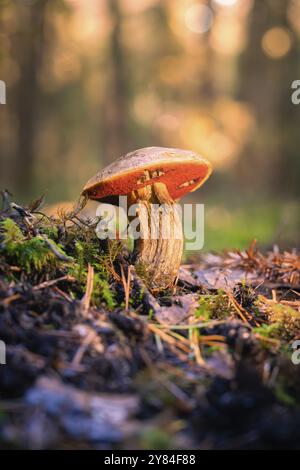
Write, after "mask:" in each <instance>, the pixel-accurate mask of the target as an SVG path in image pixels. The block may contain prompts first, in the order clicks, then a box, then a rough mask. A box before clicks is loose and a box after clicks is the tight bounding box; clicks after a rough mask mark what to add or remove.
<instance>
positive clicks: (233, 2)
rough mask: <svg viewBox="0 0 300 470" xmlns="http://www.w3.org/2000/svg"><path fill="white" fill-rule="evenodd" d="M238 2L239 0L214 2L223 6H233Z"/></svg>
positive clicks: (215, 0)
mask: <svg viewBox="0 0 300 470" xmlns="http://www.w3.org/2000/svg"><path fill="white" fill-rule="evenodd" d="M238 2H239V0H214V3H216V4H217V5H220V6H222V7H232V6H233V5H235V4H236V3H238Z"/></svg>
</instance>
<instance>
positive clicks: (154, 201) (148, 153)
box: [82, 147, 212, 290]
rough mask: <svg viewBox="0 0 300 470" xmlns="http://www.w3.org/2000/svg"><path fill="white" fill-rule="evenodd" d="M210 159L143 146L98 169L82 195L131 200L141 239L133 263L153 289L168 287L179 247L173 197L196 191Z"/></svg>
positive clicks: (176, 265) (179, 254)
mask: <svg viewBox="0 0 300 470" xmlns="http://www.w3.org/2000/svg"><path fill="white" fill-rule="evenodd" d="M211 171H212V170H211V165H210V163H209V162H208V161H207V160H205V159H204V158H202V157H201V156H200V155H198V154H197V153H194V152H191V151H187V150H179V149H172V148H163V147H147V148H143V149H139V150H136V151H134V152H131V153H128V154H126V155H124V156H122V157H120V158H119V159H118V160H116V161H115V162H113V163H111V164H110V165H109V166H107V167H106V168H104V169H103V170H101V171H100V172H99V173H97V174H96V175H95V176H94V177H93V178H91V179H90V180H89V181H88V182H87V183H86V185H85V186H84V188H83V191H82V194H83V195H84V196H85V197H87V198H89V199H93V200H96V201H102V202H107V203H110V204H115V205H118V201H119V198H118V196H120V195H123V196H125V195H126V196H128V203H129V206H130V205H131V204H133V203H134V204H136V207H137V214H138V217H139V228H140V238H138V239H136V240H135V243H134V260H135V264H136V267H138V266H142V267H143V271H144V273H146V280H147V284H148V286H149V287H150V288H152V289H155V290H156V289H158V290H159V289H164V288H167V287H170V286H172V284H173V283H174V281H175V279H176V277H177V274H178V269H179V266H180V262H181V258H182V252H183V233H182V221H181V217H180V211H179V210H178V209H179V208H178V205H177V204H176V202H177V201H178V200H179V199H181V198H182V197H183V196H184V195H185V194H187V193H189V192H191V191H195V190H196V189H197V188H199V186H201V185H202V184H203V183H204V181H205V180H206V179H207V178H208V177H209V175H210V173H211Z"/></svg>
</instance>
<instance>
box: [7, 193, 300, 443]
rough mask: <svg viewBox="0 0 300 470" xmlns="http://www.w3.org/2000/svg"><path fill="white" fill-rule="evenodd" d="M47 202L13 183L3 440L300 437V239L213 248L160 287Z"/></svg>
mask: <svg viewBox="0 0 300 470" xmlns="http://www.w3.org/2000/svg"><path fill="white" fill-rule="evenodd" d="M41 203H42V201H41V200H37V201H35V202H33V203H32V204H31V206H30V207H28V208H23V207H21V206H18V205H16V204H13V203H11V202H10V201H9V200H8V198H7V194H6V193H3V208H2V210H1V212H0V340H1V343H0V345H1V347H2V349H1V352H2V353H3V352H5V353H6V354H5V356H6V357H5V359H6V361H5V362H6V363H5V364H0V448H2V449H7V448H13V449H19V448H21V449H24V448H25V449H58V448H59V449H90V448H92V449H94V448H95V449H101V448H104V449H136V448H140V449H257V448H263V449H268V448H271V449H272V448H276V449H278V448H298V449H299V448H300V350H299V349H297V346H298V348H299V345H300V342H299V345H298V343H295V341H297V340H300V298H299V295H300V255H299V253H298V252H297V251H296V250H294V251H290V252H283V253H280V252H279V250H278V249H277V248H276V247H275V248H274V249H273V251H270V252H267V253H261V252H260V251H259V249H258V248H257V246H256V244H255V242H253V243H252V245H251V246H250V247H249V249H248V250H246V251H244V252H241V251H234V252H224V253H222V254H205V255H202V256H201V258H199V260H197V261H196V262H193V264H189V265H187V264H186V265H183V266H182V267H181V268H180V272H179V276H178V281H177V285H176V287H174V288H173V289H170V290H167V291H164V292H160V293H153V292H150V291H149V289H147V287H146V285H145V283H144V282H143V280H142V279H140V278H139V277H138V276H137V274H136V272H135V270H134V267H133V266H131V265H130V254H129V253H128V251H127V249H126V248H125V247H124V246H122V245H121V243H120V242H118V241H115V242H109V243H104V242H101V241H100V240H99V239H98V238H97V237H96V234H95V224H94V223H93V222H92V221H91V220H88V219H82V218H81V217H80V214H79V215H78V214H76V213H75V212H74V213H63V212H62V211H61V212H60V213H58V214H57V216H56V217H55V218H54V217H48V216H46V215H44V214H43V212H42V209H41V208H40V206H41ZM4 345H5V351H4ZM0 357H1V358H2V362H4V361H3V354H2V356H0ZM0 362H1V361H0Z"/></svg>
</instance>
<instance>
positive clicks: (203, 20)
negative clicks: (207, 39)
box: [185, 4, 213, 34]
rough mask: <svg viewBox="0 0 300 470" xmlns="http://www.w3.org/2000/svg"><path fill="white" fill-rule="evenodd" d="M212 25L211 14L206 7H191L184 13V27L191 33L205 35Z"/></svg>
mask: <svg viewBox="0 0 300 470" xmlns="http://www.w3.org/2000/svg"><path fill="white" fill-rule="evenodd" d="M212 23H213V12H212V10H211V9H210V8H209V7H208V6H206V5H198V4H197V5H196V4H195V5H191V6H190V7H189V8H188V9H187V10H186V13H185V24H186V27H187V28H188V29H189V30H190V31H192V32H193V33H197V34H203V33H206V32H207V31H208V30H209V29H210V27H211V26H212Z"/></svg>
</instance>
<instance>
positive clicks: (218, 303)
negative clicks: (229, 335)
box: [195, 289, 230, 321]
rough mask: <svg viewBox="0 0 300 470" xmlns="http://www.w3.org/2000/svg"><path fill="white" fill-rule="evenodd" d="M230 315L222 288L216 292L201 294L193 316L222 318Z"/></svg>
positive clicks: (202, 318) (203, 318) (206, 318)
mask: <svg viewBox="0 0 300 470" xmlns="http://www.w3.org/2000/svg"><path fill="white" fill-rule="evenodd" d="M229 315H230V308H229V306H228V298H227V297H226V295H225V294H224V291H223V290H222V289H219V290H218V293H217V294H209V295H202V296H201V297H200V299H199V307H198V308H197V310H196V312H195V316H196V317H197V318H200V319H201V320H204V321H208V320H213V319H218V320H222V319H224V318H227V317H228V316H229Z"/></svg>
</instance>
